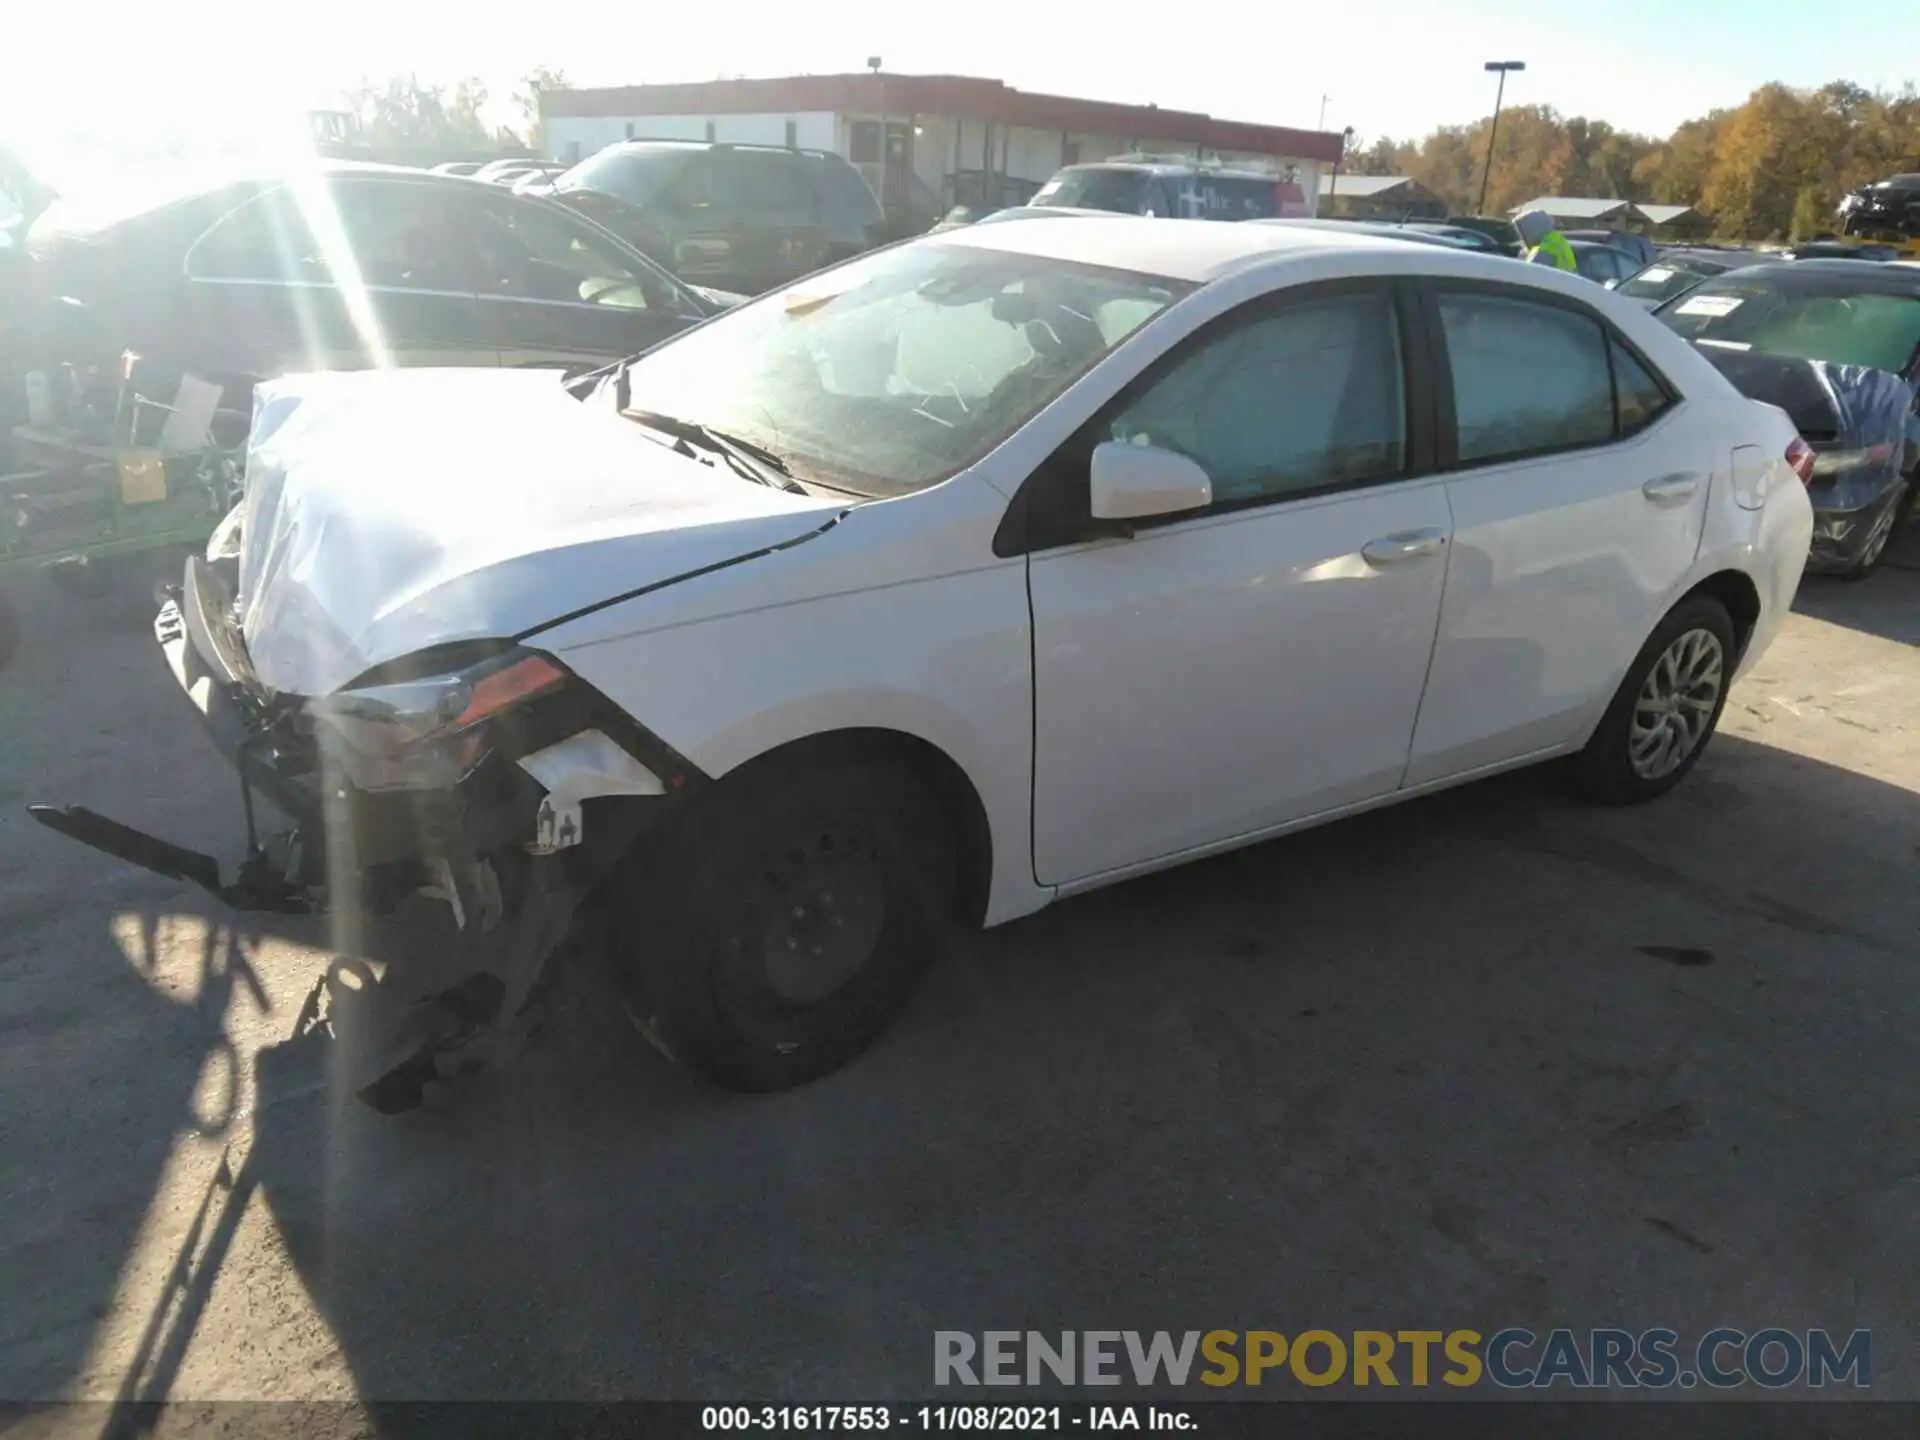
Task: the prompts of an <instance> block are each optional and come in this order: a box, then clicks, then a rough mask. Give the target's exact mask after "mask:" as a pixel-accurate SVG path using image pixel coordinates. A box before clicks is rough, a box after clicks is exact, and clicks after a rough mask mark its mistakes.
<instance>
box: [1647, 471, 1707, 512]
mask: <svg viewBox="0 0 1920 1440" xmlns="http://www.w3.org/2000/svg"><path fill="white" fill-rule="evenodd" d="M1699 488H1700V477H1699V476H1698V475H1694V474H1691V473H1689V472H1686V471H1680V472H1678V473H1676V474H1673V475H1662V476H1661V477H1660V478H1659V479H1658V480H1649V481H1647V483H1646V484H1644V485H1642V486H1641V487H1640V493H1641V494H1642V495H1644V496H1646V497H1647V499H1649V500H1651V501H1652V502H1653V503H1654V504H1656V505H1684V504H1685V503H1686V502H1687V501H1689V500H1691V499H1692V498H1693V492H1694V491H1696V490H1698V489H1699Z"/></svg>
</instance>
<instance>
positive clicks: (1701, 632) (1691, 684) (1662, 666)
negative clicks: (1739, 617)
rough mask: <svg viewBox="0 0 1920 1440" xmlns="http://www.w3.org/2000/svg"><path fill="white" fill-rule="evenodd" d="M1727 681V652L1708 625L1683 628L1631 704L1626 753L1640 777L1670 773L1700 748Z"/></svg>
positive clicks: (1658, 778) (1662, 775)
mask: <svg viewBox="0 0 1920 1440" xmlns="http://www.w3.org/2000/svg"><path fill="white" fill-rule="evenodd" d="M1725 683H1726V651H1725V649H1724V648H1723V647H1722V646H1721V644H1720V637H1719V636H1718V635H1715V634H1714V633H1713V632H1712V631H1711V630H1706V629H1694V630H1687V631H1683V632H1682V633H1681V634H1680V635H1678V636H1676V637H1675V639H1674V641H1673V643H1672V644H1671V645H1669V646H1667V648H1666V649H1665V650H1664V651H1662V652H1661V654H1660V658H1659V659H1658V660H1656V661H1654V663H1653V668H1652V669H1650V670H1648V671H1647V678H1646V680H1645V681H1644V682H1642V684H1641V686H1640V694H1639V696H1638V697H1637V698H1636V699H1635V700H1634V703H1633V724H1632V726H1631V727H1630V728H1629V729H1628V731H1627V758H1628V760H1629V761H1630V762H1631V764H1632V765H1633V773H1634V774H1636V775H1638V776H1639V777H1640V778H1641V779H1642V780H1660V779H1664V778H1665V777H1666V776H1668V775H1671V774H1672V773H1673V772H1674V771H1675V770H1676V769H1678V768H1679V767H1680V766H1681V765H1682V764H1684V763H1685V762H1686V759H1687V757H1688V756H1689V755H1691V754H1693V752H1694V751H1696V750H1698V749H1699V748H1700V745H1701V742H1702V741H1704V740H1705V739H1706V738H1707V730H1708V728H1709V727H1710V726H1711V725H1712V724H1713V717H1714V712H1715V711H1716V710H1717V709H1718V707H1719V704H1720V692H1721V688H1722V686H1723V685H1725Z"/></svg>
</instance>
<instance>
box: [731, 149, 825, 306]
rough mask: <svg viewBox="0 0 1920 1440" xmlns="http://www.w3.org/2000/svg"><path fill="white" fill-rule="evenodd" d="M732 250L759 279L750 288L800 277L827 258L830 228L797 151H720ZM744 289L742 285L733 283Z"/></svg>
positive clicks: (762, 287) (761, 288) (743, 264)
mask: <svg viewBox="0 0 1920 1440" xmlns="http://www.w3.org/2000/svg"><path fill="white" fill-rule="evenodd" d="M716 158H717V159H718V160H719V161H720V165H719V173H720V174H721V175H722V176H723V177H724V178H725V182H726V187H727V193H728V200H727V203H728V207H729V210H730V213H731V215H732V217H733V219H732V222H731V223H732V224H733V227H734V229H733V234H734V235H735V236H736V237H737V239H736V241H735V244H734V252H733V253H734V254H735V255H736V256H737V257H740V261H741V266H742V268H743V269H744V270H745V271H746V273H747V275H748V276H749V277H750V278H752V279H754V280H757V281H758V282H759V283H757V284H755V285H753V287H752V290H750V291H749V293H753V292H756V291H759V290H764V289H769V288H771V287H772V286H775V285H783V284H785V283H786V282H787V281H789V280H796V279H798V278H799V277H800V276H802V275H805V274H808V273H809V272H811V271H814V270H818V269H819V268H820V267H821V265H823V264H825V263H826V256H827V243H826V229H825V226H824V224H823V223H822V220H821V216H820V207H819V202H818V200H817V198H816V197H815V195H814V190H813V185H812V184H811V183H810V182H809V181H808V179H807V175H806V171H805V170H804V168H803V166H804V164H805V160H804V158H803V157H801V156H800V155H799V154H798V153H788V152H785V151H779V150H733V151H722V152H720V153H719V155H718V156H717V157H716ZM730 288H744V287H730Z"/></svg>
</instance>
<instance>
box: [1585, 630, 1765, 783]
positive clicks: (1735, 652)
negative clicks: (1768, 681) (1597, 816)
mask: <svg viewBox="0 0 1920 1440" xmlns="http://www.w3.org/2000/svg"><path fill="white" fill-rule="evenodd" d="M1696 631H1705V632H1706V633H1708V634H1709V635H1711V636H1712V637H1713V640H1714V641H1715V642H1717V644H1718V646H1719V679H1718V683H1717V686H1716V688H1715V692H1714V694H1713V696H1712V699H1711V703H1710V707H1709V708H1707V709H1705V710H1704V711H1699V712H1698V713H1704V714H1705V716H1706V726H1705V730H1704V732H1703V733H1701V734H1700V735H1699V737H1698V738H1697V739H1696V740H1695V741H1694V742H1693V744H1692V747H1691V748H1690V749H1689V750H1687V752H1686V753H1685V754H1684V755H1683V756H1682V757H1681V758H1680V759H1679V761H1678V763H1677V764H1675V765H1673V767H1672V768H1671V769H1667V770H1663V771H1660V773H1657V774H1648V773H1643V771H1642V769H1640V768H1638V767H1637V766H1636V764H1635V760H1634V753H1633V746H1634V743H1635V741H1636V739H1637V738H1638V737H1636V736H1635V734H1634V720H1635V710H1636V706H1637V705H1638V704H1639V702H1640V699H1641V692H1642V690H1643V689H1645V688H1646V687H1647V683H1648V677H1649V676H1650V675H1652V673H1653V671H1654V668H1655V667H1656V666H1657V665H1659V664H1660V663H1661V661H1662V659H1663V658H1664V657H1666V655H1667V652H1668V650H1669V649H1670V648H1672V647H1673V646H1674V645H1675V644H1676V642H1678V641H1679V640H1680V639H1681V637H1683V636H1688V635H1690V634H1692V633H1693V632H1696ZM1739 661H1740V652H1739V644H1738V637H1737V636H1736V634H1735V632H1734V628H1733V619H1732V617H1731V616H1729V615H1728V614H1727V607H1726V606H1724V605H1722V604H1721V603H1720V602H1719V601H1718V600H1716V599H1714V598H1713V597H1712V596H1710V595H1693V596H1689V597H1688V598H1687V599H1685V600H1682V601H1681V602H1680V603H1679V604H1678V605H1676V606H1674V607H1673V609H1671V610H1670V611H1668V612H1667V615H1666V618H1665V619H1663V620H1662V621H1661V622H1660V623H1659V624H1658V625H1657V626H1655V627H1654V631H1653V634H1652V635H1650V636H1648V637H1647V643H1646V644H1645V645H1643V646H1641V647H1640V653H1639V654H1638V655H1636V656H1635V657H1634V660H1633V664H1632V665H1630V666H1628V667H1627V676H1626V679H1624V680H1622V681H1621V682H1620V688H1619V690H1617V691H1616V692H1614V697H1613V703H1612V704H1610V705H1609V706H1607V713H1606V714H1605V715H1604V716H1603V717H1601V720H1600V724H1599V726H1598V727H1597V728H1596V729H1595V730H1594V732H1593V737H1592V738H1591V739H1590V740H1588V741H1587V746H1586V749H1584V750H1582V751H1581V752H1580V754H1579V755H1578V756H1576V757H1575V759H1574V766H1573V773H1574V778H1575V780H1576V782H1577V783H1578V785H1579V787H1580V789H1581V790H1582V791H1583V792H1584V793H1585V794H1586V795H1587V796H1588V798H1590V799H1593V800H1597V801H1599V802H1601V803H1602V804H1607V805H1637V804H1640V803H1642V802H1643V801H1647V800H1653V799H1657V798H1658V797H1660V796H1662V795H1664V794H1666V793H1667V792H1668V791H1669V790H1671V789H1673V787H1674V786H1676V785H1678V784H1679V783H1680V782H1681V781H1682V780H1684V779H1685V778H1686V776H1687V772H1688V771H1690V770H1692V769H1693V767H1694V766H1695V765H1697V764H1698V763H1699V761H1700V757H1701V756H1702V755H1703V754H1705V753H1706V749H1707V746H1708V744H1710V743H1711V742H1712V740H1713V736H1714V732H1715V730H1716V729H1717V728H1718V727H1719V724H1720V713H1721V711H1722V710H1724V709H1725V708H1726V704H1727V690H1728V688H1729V687H1730V686H1731V684H1732V682H1733V671H1734V667H1735V666H1736V665H1738V664H1739ZM1691 693H1692V696H1693V700H1694V701H1695V702H1698V701H1700V700H1702V699H1704V695H1703V693H1702V692H1700V691H1699V690H1697V689H1695V690H1693V691H1692V692H1691ZM1688 713H1689V714H1693V713H1696V712H1695V708H1694V706H1693V705H1691V704H1689V705H1688Z"/></svg>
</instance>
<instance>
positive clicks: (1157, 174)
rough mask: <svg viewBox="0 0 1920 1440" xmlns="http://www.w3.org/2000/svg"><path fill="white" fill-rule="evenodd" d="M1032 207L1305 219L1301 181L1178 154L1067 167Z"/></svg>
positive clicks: (1194, 217)
mask: <svg viewBox="0 0 1920 1440" xmlns="http://www.w3.org/2000/svg"><path fill="white" fill-rule="evenodd" d="M1028 204H1030V205H1034V206H1045V205H1065V206H1070V207H1072V208H1075V209H1081V210H1110V211H1114V212H1116V213H1118V214H1121V215H1151V216H1158V217H1162V218H1168V217H1172V218H1178V219H1185V220H1269V219H1273V218H1275V217H1279V216H1285V215H1287V214H1288V213H1289V212H1290V211H1292V212H1295V213H1297V214H1299V215H1302V216H1304V215H1305V213H1306V207H1305V200H1304V197H1303V196H1302V194H1301V191H1300V186H1299V184H1298V182H1297V181H1292V180H1288V179H1286V178H1285V177H1283V176H1280V175H1277V174H1273V173H1271V172H1269V171H1265V170H1248V169H1241V168H1235V167H1231V166H1222V165H1201V164H1197V163H1195V162H1193V161H1190V160H1185V159H1182V158H1180V157H1177V156H1146V155H1141V156H1123V157H1121V158H1119V159H1115V160H1104V161H1101V162H1100V163H1098V164H1089V165H1068V166H1067V167H1065V168H1064V169H1062V170H1058V171H1055V172H1054V175H1053V177H1052V178H1051V179H1049V180H1048V181H1047V183H1046V184H1044V185H1042V186H1041V187H1040V188H1039V190H1037V191H1035V192H1034V196H1033V199H1032V200H1030V201H1029V202H1028Z"/></svg>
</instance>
